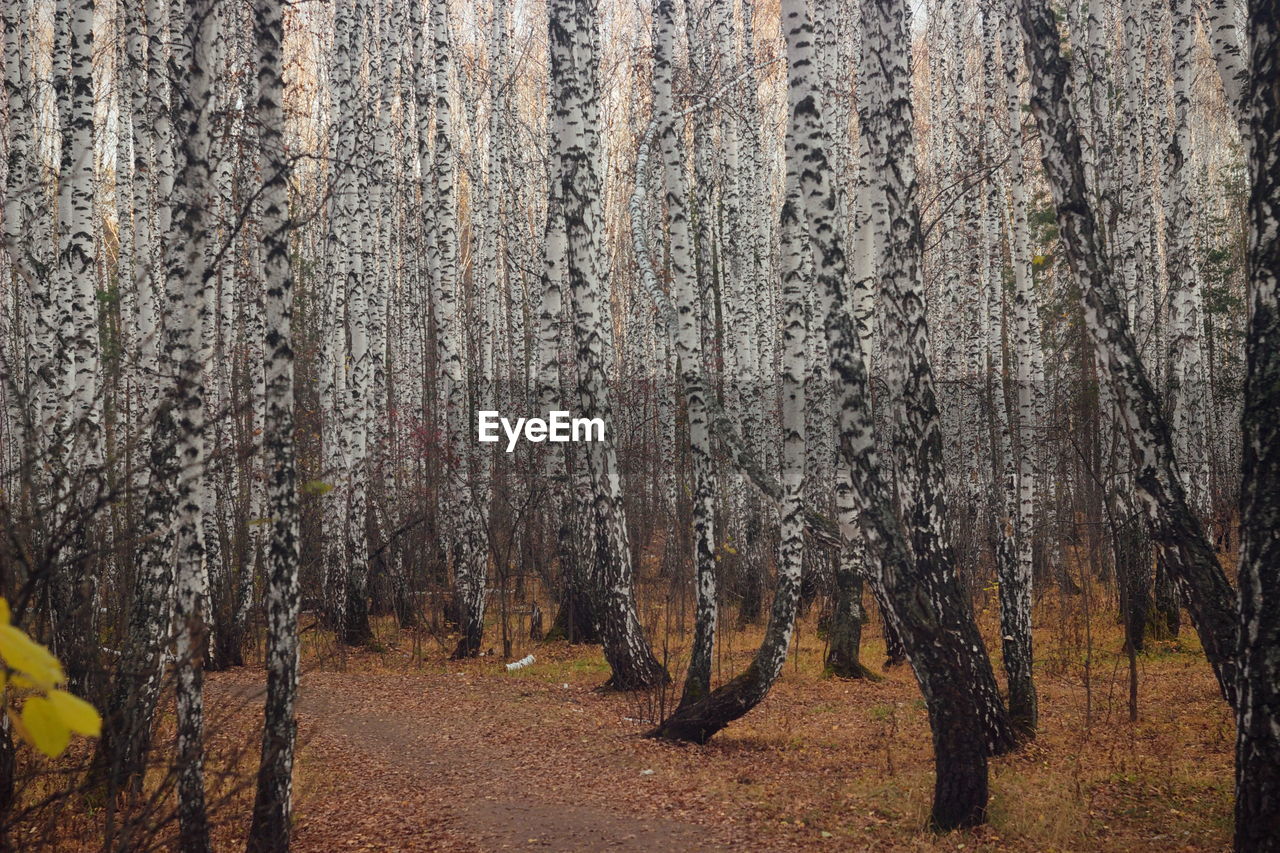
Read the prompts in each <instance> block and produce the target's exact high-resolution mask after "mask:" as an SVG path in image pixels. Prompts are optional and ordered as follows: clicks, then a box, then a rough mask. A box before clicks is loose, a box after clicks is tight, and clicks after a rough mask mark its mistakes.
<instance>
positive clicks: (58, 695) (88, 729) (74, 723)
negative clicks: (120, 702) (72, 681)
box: [49, 690, 102, 737]
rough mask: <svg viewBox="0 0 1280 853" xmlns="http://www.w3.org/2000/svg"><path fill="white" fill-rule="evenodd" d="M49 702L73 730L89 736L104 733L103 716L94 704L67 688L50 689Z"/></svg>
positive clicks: (64, 722)
mask: <svg viewBox="0 0 1280 853" xmlns="http://www.w3.org/2000/svg"><path fill="white" fill-rule="evenodd" d="M49 704H50V705H52V706H53V710H55V711H56V712H57V713H58V717H59V718H61V720H62V722H63V724H64V725H66V727H67V728H69V729H71V731H73V732H76V733H77V734H82V735H87V736H89V737H97V736H98V735H100V734H102V717H100V716H98V711H97V710H96V709H95V708H94V707H93V706H92V705H90V704H89V703H88V702H86V701H84V700H83V699H81V698H80V697H79V696H72V695H71V694H70V693H68V692H67V691H65V690H50V691H49Z"/></svg>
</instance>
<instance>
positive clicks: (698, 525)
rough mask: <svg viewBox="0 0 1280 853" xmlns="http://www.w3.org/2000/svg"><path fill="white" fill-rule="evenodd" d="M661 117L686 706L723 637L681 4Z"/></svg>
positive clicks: (667, 46)
mask: <svg viewBox="0 0 1280 853" xmlns="http://www.w3.org/2000/svg"><path fill="white" fill-rule="evenodd" d="M654 26H655V30H656V32H655V34H654V60H653V86H654V117H655V119H656V121H657V122H658V132H659V135H660V139H661V143H662V163H663V183H664V184H665V187H666V192H665V196H666V203H667V222H668V229H669V230H670V235H671V244H670V246H671V248H670V252H671V256H670V271H671V272H670V274H671V284H672V290H673V292H674V293H675V308H676V340H675V344H676V353H677V356H678V359H679V361H678V365H679V366H678V370H679V373H680V378H681V383H682V385H683V388H684V392H685V406H686V408H687V411H688V418H689V449H690V453H691V455H692V459H693V464H692V467H693V565H694V573H695V574H694V585H695V587H696V588H697V616H696V620H695V622H694V636H693V648H692V649H691V651H690V653H689V672H688V675H687V676H686V677H685V682H684V692H683V693H682V695H681V699H680V702H681V704H682V705H685V704H689V703H692V702H696V701H697V700H698V699H701V698H702V697H703V696H705V695H706V694H707V693H709V692H710V690H711V652H712V646H713V645H714V643H715V635H716V562H715V533H714V528H713V521H714V507H713V505H712V501H713V498H714V492H715V483H714V482H713V470H712V459H711V431H710V427H709V424H708V422H707V401H706V394H707V389H706V388H705V387H704V386H703V383H702V380H701V377H702V334H701V330H700V328H699V325H700V324H699V315H700V311H699V304H698V298H697V278H696V275H695V273H694V268H693V262H694V259H693V256H692V253H691V251H690V246H691V238H692V235H691V233H690V228H689V219H688V214H687V211H686V209H685V207H686V205H685V200H686V198H687V196H688V192H689V188H688V180H687V178H686V175H685V167H684V155H683V153H682V146H681V145H680V141H679V140H680V138H681V137H682V136H683V134H682V133H681V132H680V131H681V128H680V127H679V125H678V124H677V121H676V118H675V115H674V112H673V101H672V84H671V77H672V61H671V57H672V53H673V46H674V43H675V2H674V0H658V2H657V3H656V5H655V7H654Z"/></svg>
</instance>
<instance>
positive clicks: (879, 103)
mask: <svg viewBox="0 0 1280 853" xmlns="http://www.w3.org/2000/svg"><path fill="white" fill-rule="evenodd" d="M863 20H864V22H865V26H866V36H865V38H866V47H865V48H864V51H863V56H864V62H868V63H870V65H871V68H870V69H869V71H868V73H867V75H866V78H865V80H864V86H868V87H876V88H879V89H880V90H881V91H880V92H878V93H877V94H876V95H873V96H872V97H871V98H869V99H868V110H867V112H866V114H865V115H864V116H863V132H864V133H866V134H867V138H868V141H869V146H870V150H871V153H872V164H873V168H874V172H873V174H874V175H875V177H874V178H873V180H874V181H875V182H876V183H878V185H879V187H878V189H879V194H880V195H881V197H882V198H883V199H884V201H885V212H884V216H885V222H886V223H887V227H886V229H885V231H884V232H883V233H884V239H883V240H882V245H881V246H880V253H879V255H880V264H879V273H880V276H879V277H880V292H881V295H882V304H883V305H884V306H886V310H887V311H888V312H891V313H890V316H887V317H886V318H885V324H886V334H885V339H886V346H885V348H884V351H883V353H882V358H881V369H882V373H883V375H884V376H885V378H886V382H887V383H888V386H889V388H888V397H889V400H888V405H889V410H890V418H891V420H892V422H893V442H894V459H895V460H896V462H897V463H898V464H899V466H900V470H899V471H898V477H897V494H898V500H899V504H900V506H901V511H902V515H903V522H904V526H905V528H906V529H907V531H908V535H909V536H910V539H911V551H912V553H913V555H914V559H915V562H916V563H917V569H918V570H919V571H920V572H921V580H922V581H923V582H924V583H925V584H926V586H925V589H926V591H927V592H928V594H929V595H931V596H932V597H933V598H934V606H935V609H936V610H937V612H938V614H939V616H940V617H941V618H942V619H943V620H944V622H945V623H946V625H947V627H948V629H949V630H950V631H953V632H955V634H956V636H958V637H960V638H962V642H961V643H960V645H959V647H958V653H959V654H960V655H961V659H962V660H963V661H964V664H965V667H966V668H967V670H968V671H969V677H970V680H971V684H972V685H973V689H974V691H975V701H976V702H977V710H978V713H979V714H980V715H981V717H982V723H983V727H984V729H985V733H986V734H985V742H986V746H987V749H988V751H989V753H990V754H992V755H1000V754H1003V753H1005V752H1008V751H1009V750H1011V749H1013V747H1014V746H1015V745H1016V743H1017V738H1016V736H1015V733H1014V731H1013V728H1012V726H1011V725H1010V722H1009V717H1008V712H1007V711H1006V710H1005V707H1004V703H1003V701H1002V700H1001V698H1000V692H999V688H998V687H997V686H996V682H995V675H994V673H993V672H992V669H991V661H990V659H989V658H988V657H987V654H986V650H985V648H984V646H983V642H982V637H981V635H980V634H979V633H978V628H977V624H976V623H975V622H974V617H973V608H972V605H971V604H970V602H969V600H968V598H967V596H965V595H964V594H963V592H962V591H961V590H960V588H959V586H958V583H957V578H956V572H955V564H956V556H955V550H954V548H953V546H952V543H951V541H950V531H949V529H948V516H947V501H946V495H945V485H946V483H945V475H944V472H943V468H942V432H941V425H940V423H939V415H938V406H937V399H936V397H935V393H934V380H933V373H932V369H931V366H930V361H929V330H928V327H927V323H926V317H925V305H924V286H923V280H922V272H921V262H922V257H923V246H924V242H923V236H922V233H921V230H920V213H919V208H918V202H917V198H916V193H917V190H918V185H917V182H916V174H915V139H914V127H913V124H914V118H913V111H912V105H911V76H910V75H911V71H910V68H911V63H910V37H909V32H908V27H907V20H908V15H907V11H906V7H905V4H903V3H902V2H901V0H866V2H864V3H863ZM890 330H891V331H890ZM907 652H908V654H910V649H909V648H908V649H907Z"/></svg>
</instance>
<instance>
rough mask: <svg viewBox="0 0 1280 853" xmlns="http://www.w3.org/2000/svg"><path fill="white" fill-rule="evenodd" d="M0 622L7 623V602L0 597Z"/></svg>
mask: <svg viewBox="0 0 1280 853" xmlns="http://www.w3.org/2000/svg"><path fill="white" fill-rule="evenodd" d="M0 623H3V624H5V625H8V624H9V602H8V601H6V600H5V599H3V598H0Z"/></svg>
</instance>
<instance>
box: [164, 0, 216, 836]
mask: <svg viewBox="0 0 1280 853" xmlns="http://www.w3.org/2000/svg"><path fill="white" fill-rule="evenodd" d="M180 8H181V9H182V11H183V15H182V16H181V20H182V24H183V30H182V32H181V34H180V35H179V36H177V37H175V38H174V40H173V49H172V54H171V57H170V72H169V78H170V80H171V81H173V85H174V90H175V91H174V95H175V98H174V100H175V104H176V107H175V109H174V115H175V121H174V124H175V138H176V139H177V140H179V146H180V148H179V155H178V158H177V173H176V175H175V178H174V185H173V230H172V233H171V234H170V235H169V236H170V244H169V246H168V247H167V258H166V261H167V263H166V267H167V284H168V310H167V312H166V321H167V325H166V329H165V353H164V355H165V358H166V360H167V362H168V363H169V364H171V365H172V366H173V370H174V387H173V391H172V393H173V401H174V420H175V422H176V425H177V457H178V467H179V471H178V477H177V479H176V481H175V483H174V494H175V502H176V513H175V517H174V527H175V531H176V536H177V543H176V553H177V558H176V565H175V572H174V580H175V585H176V593H177V595H176V599H175V603H174V619H175V621H176V623H177V631H178V642H177V685H178V690H177V692H178V701H177V707H178V800H179V803H178V822H179V831H178V843H179V846H180V847H181V849H182V850H183V853H205V851H210V850H212V847H211V844H210V840H209V821H208V816H207V814H206V811H205V791H204V745H203V742H202V740H203V735H204V690H203V687H204V673H203V670H204V666H203V654H204V648H205V643H206V639H207V634H208V628H207V623H206V619H205V612H206V606H207V600H208V577H207V575H206V574H205V572H204V566H203V560H204V541H203V536H202V531H201V523H200V503H199V500H200V491H201V482H202V480H203V478H204V466H205V448H204V426H205V411H204V407H205V388H204V371H203V365H202V364H201V363H200V357H201V354H202V352H203V347H202V345H201V341H200V337H201V330H202V329H203V328H204V318H205V315H206V313H207V312H208V310H209V309H208V304H209V293H210V290H211V270H210V269H209V266H208V263H207V259H208V253H207V251H206V247H207V244H208V240H209V236H208V235H209V223H208V221H207V220H208V216H207V210H206V204H207V201H206V199H207V193H208V192H209V190H210V167H209V151H210V138H211V133H210V121H211V120H210V116H209V109H210V103H211V78H210V74H211V73H212V71H213V62H212V58H213V40H214V32H215V6H214V4H213V3H212V2H210V0H188V2H187V3H186V4H185V6H182V7H180Z"/></svg>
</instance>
